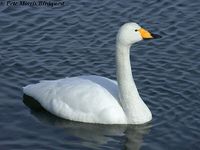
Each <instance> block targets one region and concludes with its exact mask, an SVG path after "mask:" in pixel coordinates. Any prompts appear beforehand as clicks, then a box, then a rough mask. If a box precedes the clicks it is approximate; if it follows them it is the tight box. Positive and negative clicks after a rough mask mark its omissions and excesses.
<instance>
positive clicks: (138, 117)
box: [116, 41, 152, 124]
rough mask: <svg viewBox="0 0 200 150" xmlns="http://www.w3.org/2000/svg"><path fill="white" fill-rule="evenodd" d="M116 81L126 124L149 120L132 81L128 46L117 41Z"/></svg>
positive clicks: (147, 112) (148, 115)
mask: <svg viewBox="0 0 200 150" xmlns="http://www.w3.org/2000/svg"><path fill="white" fill-rule="evenodd" d="M116 64H117V81H118V86H119V91H120V93H119V94H120V102H121V105H122V108H123V110H124V112H125V114H126V116H127V121H128V123H131V124H141V123H145V122H148V121H150V120H151V118H152V115H151V112H150V110H149V109H148V107H147V106H146V105H145V103H144V102H143V101H142V99H141V98H140V95H139V93H138V90H137V88H136V85H135V82H134V80H133V76H132V71H131V64H130V46H129V45H123V44H121V43H120V42H119V41H117V48H116Z"/></svg>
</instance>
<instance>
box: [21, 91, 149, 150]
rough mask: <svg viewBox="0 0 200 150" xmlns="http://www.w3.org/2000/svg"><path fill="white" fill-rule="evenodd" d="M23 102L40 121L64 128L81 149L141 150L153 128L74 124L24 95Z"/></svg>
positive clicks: (147, 125)
mask: <svg viewBox="0 0 200 150" xmlns="http://www.w3.org/2000/svg"><path fill="white" fill-rule="evenodd" d="M23 102H24V104H25V105H26V106H28V107H29V108H30V109H31V114H32V115H34V116H35V117H36V118H37V119H38V120H39V121H41V122H44V123H46V124H51V125H53V126H56V127H61V128H64V129H65V131H66V134H67V136H70V137H73V138H76V139H78V140H77V141H75V142H74V143H73V144H74V145H79V148H80V147H87V148H92V149H106V148H109V149H110V148H112V149H127V150H139V149H140V147H141V145H142V143H143V136H144V135H145V134H147V133H148V132H149V129H150V127H151V125H150V124H145V125H137V126H136V125H101V124H87V123H80V122H74V121H69V120H65V119H61V118H58V117H56V116H54V115H52V114H50V113H49V112H47V111H45V110H44V109H43V108H42V107H41V105H40V104H39V103H37V102H36V101H35V100H34V99H32V98H31V97H28V96H26V95H24V99H23ZM70 144H72V143H70Z"/></svg>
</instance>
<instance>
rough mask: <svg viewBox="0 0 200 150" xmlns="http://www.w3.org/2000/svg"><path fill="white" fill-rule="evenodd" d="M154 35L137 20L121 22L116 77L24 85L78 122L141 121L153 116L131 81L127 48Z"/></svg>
mask: <svg viewBox="0 0 200 150" xmlns="http://www.w3.org/2000/svg"><path fill="white" fill-rule="evenodd" d="M155 37H157V36H156V35H154V34H151V33H149V32H148V31H147V30H145V29H143V28H141V27H140V26H139V25H138V24H136V23H126V24H124V25H123V26H122V27H121V28H120V30H119V32H118V35H117V40H116V42H117V44H116V64H117V81H118V82H116V81H113V80H110V79H108V78H105V77H101V76H95V75H90V76H77V77H71V78H68V77H66V78H64V79H59V80H53V81H40V83H37V84H31V85H28V86H25V87H24V88H23V92H24V93H25V94H26V95H28V96H31V97H33V98H34V99H36V100H37V101H38V102H39V103H40V104H41V105H42V106H43V107H44V108H45V109H46V110H48V111H49V112H51V113H52V114H54V115H56V116H59V117H62V118H65V119H69V120H74V121H80V122H88V123H100V124H143V123H146V122H149V121H150V120H151V119H152V114H151V112H150V110H149V108H148V107H147V106H146V105H145V103H144V102H143V100H142V99H141V97H140V95H139V93H138V90H137V88H136V85H135V83H134V80H133V77H132V72H131V64H130V58H129V57H130V56H129V53H130V52H129V50H130V47H131V45H132V44H133V43H136V42H138V41H141V40H142V39H151V38H155Z"/></svg>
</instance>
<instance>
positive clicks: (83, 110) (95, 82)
mask: <svg viewBox="0 0 200 150" xmlns="http://www.w3.org/2000/svg"><path fill="white" fill-rule="evenodd" d="M108 81H109V82H108ZM105 83H106V84H105ZM24 93H25V94H26V95H28V96H31V97H33V98H34V99H36V100H37V101H38V102H39V103H40V104H41V105H42V106H43V107H44V108H45V109H46V110H48V111H50V112H51V113H53V114H55V115H56V116H59V117H62V118H65V119H70V120H74V121H81V122H89V123H103V124H125V123H126V116H125V114H124V111H123V109H122V107H121V106H120V104H119V102H118V95H117V93H118V89H117V85H116V83H115V82H114V81H112V80H110V79H107V78H104V77H98V76H80V77H73V78H64V79H59V80H54V81H41V82H40V83H37V84H31V85H28V86H26V87H24Z"/></svg>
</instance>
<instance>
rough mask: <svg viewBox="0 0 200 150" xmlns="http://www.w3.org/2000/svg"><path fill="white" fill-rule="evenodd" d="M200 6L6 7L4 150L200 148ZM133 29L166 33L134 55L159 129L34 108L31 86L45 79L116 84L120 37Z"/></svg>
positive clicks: (0, 133)
mask: <svg viewBox="0 0 200 150" xmlns="http://www.w3.org/2000/svg"><path fill="white" fill-rule="evenodd" d="M3 2H5V1H3ZM199 8H200V1H198V0H190V1H187V0H177V1H169V0H163V1H161V0H152V1H145V0H142V1H139V0H127V1H115V0H101V1H97V0H93V1H89V0H82V1H77V2H75V1H65V5H64V6H58V7H47V6H40V7H39V6H33V7H30V6H6V5H5V4H4V5H3V4H2V5H0V71H1V73H0V149H2V150H9V149H20V150H21V149H37V150H40V149H41V150H44V149H48V150H49V149H59V150H61V149H70V150H71V149H77V150H80V149H81V150H84V149H85V150H86V149H87V150H90V149H91V150H92V149H99V150H100V149H101V150H107V149H113V150H124V149H127V150H139V149H140V150H198V149H200V38H199V37H200V19H199V18H200V9H199ZM130 21H134V22H137V23H139V24H140V25H141V26H143V27H144V28H147V29H148V30H150V31H152V32H154V33H159V34H161V35H162V38H161V39H159V40H152V41H143V42H140V43H137V44H135V45H134V46H133V47H132V51H131V60H132V68H133V75H134V79H135V82H136V84H137V87H138V89H139V92H140V95H141V97H142V98H143V100H144V101H145V102H146V104H147V105H148V107H149V108H150V109H151V111H152V113H153V120H152V122H151V123H150V124H147V125H143V126H133V125H128V126H116V125H114V126H112V125H110V126H104V125H91V124H83V123H76V122H71V121H67V120H63V119H59V118H57V117H55V116H53V115H51V114H49V113H47V112H46V111H44V110H43V109H40V108H37V109H35V108H34V109H33V108H31V107H28V106H27V105H26V103H24V101H23V99H24V98H23V93H22V87H23V86H25V85H27V84H30V83H36V82H37V81H38V80H43V79H59V78H63V77H66V76H76V75H85V74H95V75H101V76H106V77H109V78H111V79H116V75H115V59H114V57H115V36H116V33H117V30H118V29H119V27H120V26H121V25H122V24H123V23H125V22H130Z"/></svg>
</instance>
